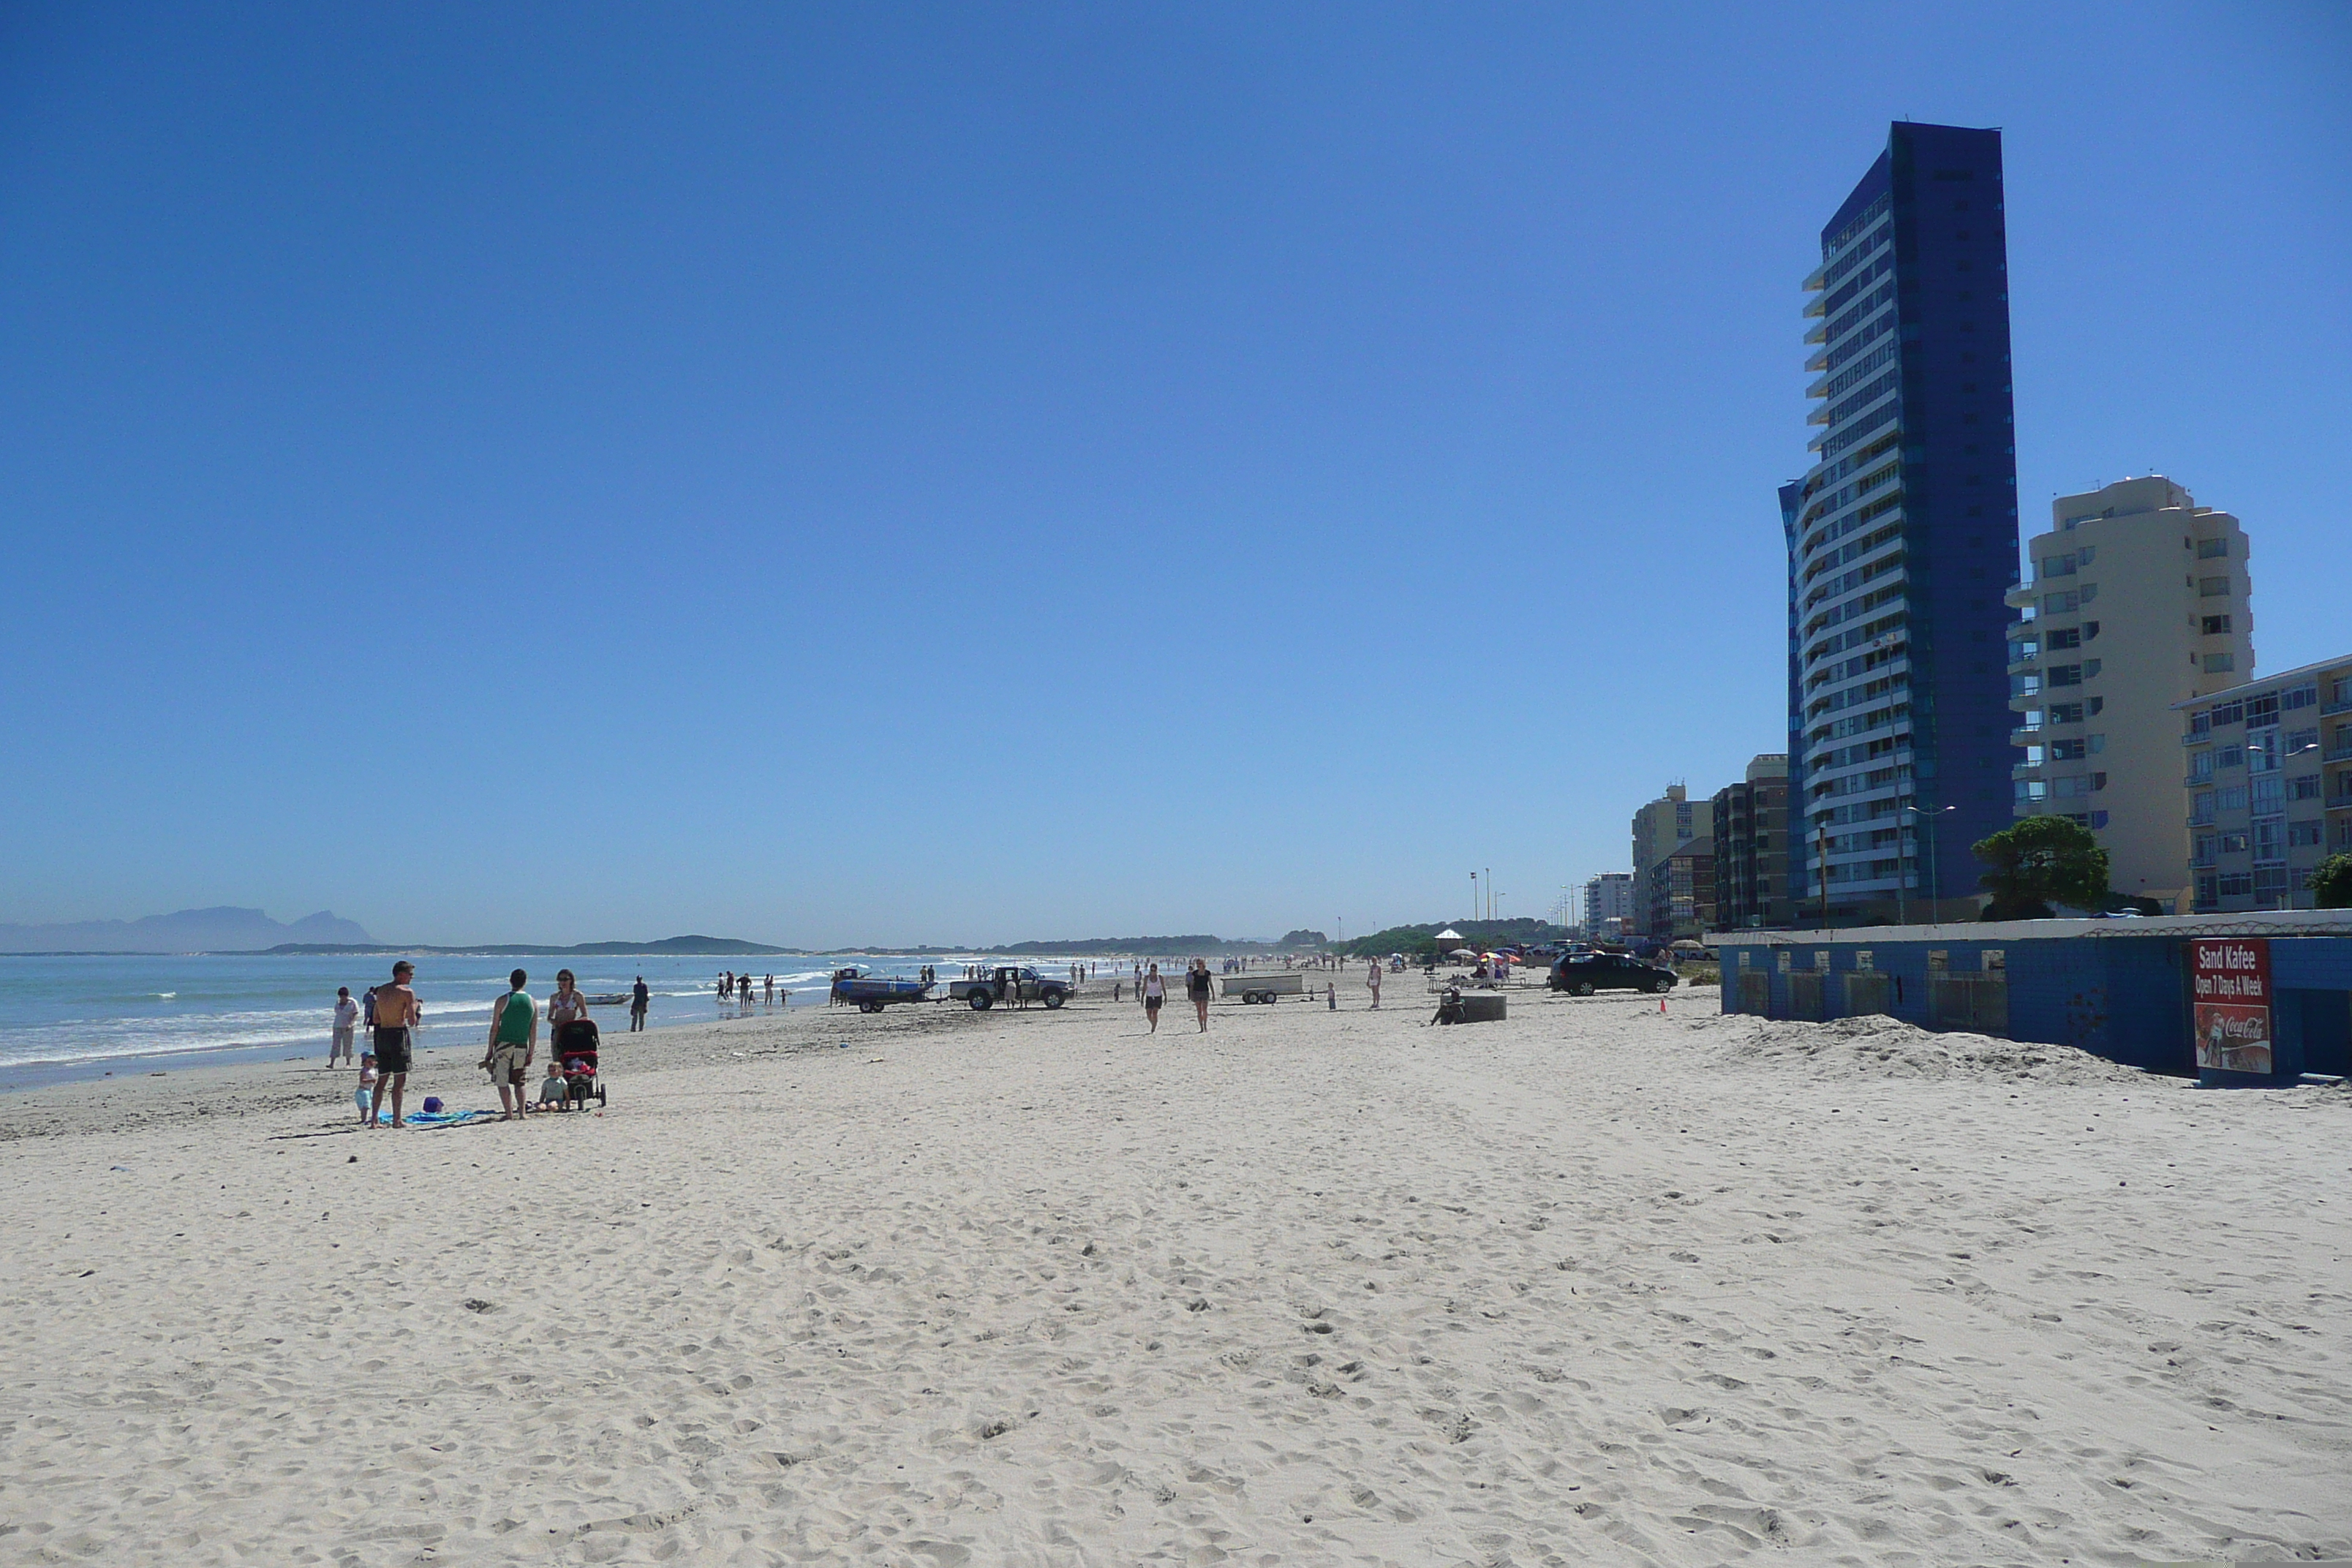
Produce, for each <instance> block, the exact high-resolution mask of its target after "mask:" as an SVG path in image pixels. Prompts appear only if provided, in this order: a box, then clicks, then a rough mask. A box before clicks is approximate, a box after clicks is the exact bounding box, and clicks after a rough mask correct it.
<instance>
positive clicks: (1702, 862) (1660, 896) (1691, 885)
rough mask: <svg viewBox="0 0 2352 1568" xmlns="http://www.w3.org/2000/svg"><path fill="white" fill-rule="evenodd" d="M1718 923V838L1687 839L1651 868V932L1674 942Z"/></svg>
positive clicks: (1665, 940)
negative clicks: (1716, 891)
mask: <svg viewBox="0 0 2352 1568" xmlns="http://www.w3.org/2000/svg"><path fill="white" fill-rule="evenodd" d="M1715 926H1716V906H1715V840H1714V839H1712V838H1690V839H1685V840H1684V841H1683V842H1682V843H1680V844H1678V845H1676V846H1675V847H1674V848H1673V849H1672V850H1670V851H1669V852H1668V853H1667V854H1666V856H1665V857H1664V858H1663V859H1661V860H1660V861H1659V862H1658V863H1657V864H1656V865H1654V866H1653V867H1651V868H1650V932H1649V933H1650V935H1652V936H1654V937H1655V938H1657V939H1658V940H1659V941H1661V942H1675V941H1678V940H1679V939H1681V938H1683V937H1686V936H1687V937H1696V936H1698V935H1700V934H1702V933H1703V932H1706V931H1713V930H1714V929H1715Z"/></svg>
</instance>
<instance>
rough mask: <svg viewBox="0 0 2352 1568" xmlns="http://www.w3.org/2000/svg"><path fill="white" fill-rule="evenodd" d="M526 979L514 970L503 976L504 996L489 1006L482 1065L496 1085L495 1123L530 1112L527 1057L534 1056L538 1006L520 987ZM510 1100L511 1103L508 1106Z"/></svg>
mask: <svg viewBox="0 0 2352 1568" xmlns="http://www.w3.org/2000/svg"><path fill="white" fill-rule="evenodd" d="M529 981H530V975H528V974H525V973H523V972H522V971H521V970H520V969H518V970H516V971H515V972H514V973H512V974H509V975H508V976H507V994H505V995H503V996H501V997H499V999H498V1000H497V1001H496V1002H494V1003H492V1004H491V1005H490V1041H489V1049H488V1051H486V1052H485V1053H484V1054H483V1057H482V1065H483V1066H484V1067H485V1068H488V1069H489V1073H490V1081H491V1082H492V1083H494V1084H496V1085H498V1086H499V1121H520V1120H521V1119H522V1115H523V1113H524V1111H526V1110H529V1109H530V1098H529V1097H530V1080H529V1079H528V1078H526V1076H525V1075H526V1074H528V1073H529V1072H530V1058H532V1057H534V1056H536V1055H537V1054H538V1047H539V1004H537V1003H536V1002H533V1001H532V1000H531V999H530V994H529V993H528V992H526V991H524V990H523V986H524V985H525V984H528V983H529ZM509 1101H511V1103H509Z"/></svg>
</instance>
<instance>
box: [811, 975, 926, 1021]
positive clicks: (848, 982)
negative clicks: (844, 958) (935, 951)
mask: <svg viewBox="0 0 2352 1568" xmlns="http://www.w3.org/2000/svg"><path fill="white" fill-rule="evenodd" d="M930 991H931V987H930V984H929V982H927V981H922V980H907V979H902V978H898V977H896V976H892V975H887V974H867V973H863V972H862V971H860V970H857V969H855V968H851V969H837V970H835V971H834V974H833V999H834V1001H835V1002H836V1003H849V1004H854V1005H856V1008H857V1010H858V1011H859V1012H861V1013H879V1012H880V1011H882V1009H883V1008H885V1007H887V1006H889V1005H891V1004H892V1003H894V1002H928V1001H929V1000H930V999H931V995H930Z"/></svg>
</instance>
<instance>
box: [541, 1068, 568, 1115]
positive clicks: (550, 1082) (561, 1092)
mask: <svg viewBox="0 0 2352 1568" xmlns="http://www.w3.org/2000/svg"><path fill="white" fill-rule="evenodd" d="M570 1093H571V1090H570V1089H566V1088H565V1087H564V1083H563V1069H562V1068H559V1067H557V1066H556V1065H555V1064H554V1063H553V1062H549V1063H548V1064H547V1077H545V1078H544V1079H541V1080H540V1085H539V1108H540V1109H541V1110H551V1109H553V1108H554V1107H556V1106H559V1105H561V1104H562V1103H563V1101H564V1099H565V1097H566V1096H568V1095H569V1094H570Z"/></svg>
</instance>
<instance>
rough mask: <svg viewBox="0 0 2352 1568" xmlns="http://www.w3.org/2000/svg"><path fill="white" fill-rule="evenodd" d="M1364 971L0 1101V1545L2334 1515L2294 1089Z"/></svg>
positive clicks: (508, 1555) (1503, 1529) (523, 1555)
mask: <svg viewBox="0 0 2352 1568" xmlns="http://www.w3.org/2000/svg"><path fill="white" fill-rule="evenodd" d="M1388 997H1389V1000H1390V1003H1391V1010H1389V1011H1386V1012H1383V1013H1380V1014H1372V1013H1368V1012H1365V1011H1362V1010H1361V1001H1360V994H1359V993H1358V992H1357V990H1356V988H1355V986H1354V985H1353V984H1349V985H1348V986H1347V987H1346V990H1345V992H1344V998H1345V1008H1346V1010H1343V1011H1342V1012H1340V1013H1339V1014H1337V1015H1334V1014H1331V1013H1328V1012H1327V1011H1325V1010H1324V1009H1323V1008H1322V1007H1321V1005H1319V1004H1318V1005H1312V1006H1309V1005H1302V1004H1297V1003H1292V1004H1286V1005H1281V1006H1278V1007H1275V1008H1263V1007H1242V1006H1239V1005H1220V1006H1219V1008H1218V1010H1217V1013H1216V1026H1215V1028H1214V1030H1213V1033H1212V1034H1211V1035H1209V1036H1208V1037H1206V1039H1202V1038H1200V1037H1195V1036H1194V1035H1192V1033H1191V1021H1190V1016H1189V1008H1187V1007H1186V1006H1185V1005H1184V1004H1183V1003H1182V1002H1181V999H1179V1000H1178V1001H1176V1002H1175V1003H1173V1004H1172V1005H1171V1007H1170V1008H1169V1011H1168V1014H1167V1015H1166V1021H1165V1023H1164V1024H1163V1026H1162V1030H1161V1035H1160V1038H1159V1039H1157V1040H1148V1039H1146V1038H1144V1037H1143V1036H1142V1031H1141V1026H1140V1019H1139V1014H1138V1013H1137V1012H1136V1010H1135V1009H1134V1008H1133V1007H1132V1005H1128V1006H1114V1005H1111V1004H1109V1003H1108V1002H1107V1001H1106V1002H1103V1003H1100V1004H1098V1005H1097V1004H1094V1003H1092V1002H1087V1003H1083V1004H1081V1005H1074V1006H1073V1007H1071V1008H1068V1009H1066V1010H1065V1011H1063V1012H1060V1013H1046V1012H1043V1011H1037V1010H1033V1011H1029V1012H1025V1013H1008V1012H998V1013H993V1014H990V1015H985V1016H981V1015H973V1014H970V1013H967V1012H964V1011H961V1010H960V1009H958V1010H947V1009H939V1010H926V1011H922V1012H913V1011H904V1012H898V1013H893V1014H890V1015H887V1016H885V1017H883V1018H880V1019H875V1018H866V1017H862V1016H857V1015H856V1014H854V1013H847V1012H841V1011H834V1010H827V1009H810V1010H807V1011H805V1012H801V1013H796V1014H794V1015H793V1016H790V1017H789V1018H787V1019H774V1018H770V1019H752V1020H747V1021H743V1022H740V1023H734V1024H728V1025H721V1026H709V1027H699V1028H694V1029H680V1030H667V1031H661V1032H659V1033H657V1034H656V1035H653V1036H646V1037H639V1038H638V1039H637V1040H636V1041H634V1042H633V1041H630V1040H628V1039H627V1038H625V1037H615V1038H614V1039H613V1040H612V1042H611V1045H612V1048H611V1049H610V1050H609V1051H608V1053H607V1073H608V1078H609V1080H610V1084H611V1088H612V1092H613V1105H612V1110H611V1111H610V1113H609V1114H607V1115H604V1116H603V1117H585V1118H583V1117H567V1118H562V1119H557V1118H547V1119H545V1120H544V1121H539V1120H536V1119H535V1120H534V1121H533V1122H531V1123H530V1124H526V1125H522V1126H495V1125H494V1126H490V1127H487V1128H468V1129H458V1130H452V1131H436V1132H421V1131H408V1132H403V1133H398V1134H394V1133H392V1132H390V1131H383V1132H366V1133H363V1132H360V1131H355V1130H354V1131H341V1129H342V1128H343V1126H344V1123H345V1120H346V1118H347V1117H349V1116H350V1115H351V1114H352V1112H351V1110H350V1102H349V1098H348V1096H349V1088H350V1084H351V1079H350V1078H349V1077H348V1075H338V1076H337V1077H336V1078H335V1079H332V1080H331V1083H330V1080H326V1079H324V1075H322V1074H320V1072H319V1071H318V1070H317V1069H316V1068H311V1067H308V1066H306V1067H303V1068H249V1069H232V1070H224V1071H221V1072H217V1073H213V1074H209V1075H186V1074H182V1075H175V1078H174V1079H142V1080H138V1081H135V1082H129V1083H122V1082H117V1083H110V1084H108V1085H105V1086H103V1087H100V1088H91V1087H88V1086H83V1087H79V1088H58V1089H47V1090H42V1091H38V1092H37V1093H34V1094H29V1095H22V1096H16V1097H13V1098H10V1099H8V1100H0V1139H7V1140H9V1141H7V1142H0V1213H5V1216H6V1225H7V1230H6V1234H7V1237H8V1241H9V1245H8V1247H6V1249H5V1257H0V1562H5V1563H158V1562H169V1563H349V1564H355V1565H356V1564H376V1563H417V1562H436V1563H507V1562H521V1563H542V1562H543V1563H729V1564H750V1563H819V1562H822V1563H843V1562H847V1563H905V1564H931V1565H935V1564H946V1563H973V1564H982V1565H986V1564H997V1563H1072V1564H1076V1563H1087V1564H1105V1565H1109V1564H1125V1563H1218V1562H1226V1561H1235V1562H1243V1563H1253V1564H1255V1563H1266V1564H1272V1563H1286V1564H1287V1563H1398V1564H1415V1565H1418V1564H1426V1563H1690V1564H1701V1563H1722V1562H1727V1561H1740V1560H1748V1559H1751V1558H1754V1559H1771V1560H1775V1561H1781V1562H1789V1563H1808V1564H1811V1563H1858V1564H1861V1563H1867V1564H1894V1563H2037V1564H2039V1563H2130V1562H2132V1561H2134V1560H2136V1559H2138V1558H2148V1559H2158V1560H2161V1559H2181V1558H2208V1559H2210V1558H2223V1557H2238V1558H2246V1557H2254V1558H2261V1557H2272V1556H2277V1557H2284V1556H2289V1555H2303V1556H2313V1555H2316V1556H2352V1484H2347V1476H2352V1421H2347V1418H2352V1359H2347V1346H2346V1331H2347V1322H2352V1313H2347V1306H2352V1183H2347V1181H2346V1180H2345V1177H2346V1174H2347V1167H2352V1096H2346V1095H2344V1094H2341V1093H2336V1092H2331V1091H2322V1090H2299V1091H2294V1092H2292V1093H2236V1094H2224V1093H2204V1092H2200V1091H2197V1090H2195V1089H2190V1088H2189V1087H2188V1086H2186V1085H2184V1084H2181V1083H2179V1082H2176V1081H2168V1080H2163V1079H2150V1078H2145V1077H2142V1076H2140V1075H2137V1074H2134V1073H2130V1072H2127V1071H2124V1070H2122V1069H2117V1068H2110V1067H2107V1066H2106V1065H2105V1064H2102V1063H2097V1062H2093V1061H2088V1060H2086V1059H2085V1058H2080V1057H2077V1056H2075V1055H2074V1054H2073V1053H2069V1052H2064V1051H2061V1050H2058V1049H2055V1048H2051V1047H2012V1046H2008V1045H2005V1044H2003V1043H2000V1042H1992V1041H1983V1040H1975V1041H1969V1040H1958V1039H1956V1038H1955V1037H1921V1036H1918V1035H1916V1033H1915V1032H1913V1031H1910V1030H1907V1029H1902V1028H1900V1027H1895V1028H1891V1029H1878V1030H1874V1029H1855V1028H1853V1027H1845V1028H1839V1027H1831V1028H1822V1027H1818V1026H1801V1025H1775V1026H1759V1025H1758V1024H1757V1023H1755V1022H1754V1021H1752V1020H1743V1019H1722V1018H1719V1017H1716V1016H1713V1008H1714V1005H1715V1000H1714V994H1713V993H1712V992H1711V991H1710V992H1699V993H1696V994H1678V995H1677V996H1676V997H1675V1001H1674V1015H1675V1016H1670V1017H1667V1018H1660V1017H1659V1016H1657V1015H1656V1012H1655V1007H1656V1004H1655V1002H1654V1001H1653V1000H1648V999H1643V1000H1639V1001H1636V1000H1633V999H1631V998H1625V997H1612V996H1604V997H1598V998H1593V999H1591V1000H1586V1001H1571V1000H1568V999H1565V998H1541V997H1538V996H1537V995H1536V994H1532V993H1528V994H1521V995H1520V996H1519V997H1518V998H1517V999H1516V1000H1515V1002H1514V1012H1515V1016H1513V1018H1512V1019H1511V1020H1510V1021H1509V1022H1507V1023H1504V1024H1497V1025H1482V1026H1468V1027H1463V1028H1454V1029H1423V1028H1421V1027H1418V1025H1419V1023H1420V1020H1421V1019H1422V1018H1423V1017H1424V1016H1426V1010H1425V1006H1424V1005H1423V1002H1422V998H1421V994H1420V991H1419V986H1418V983H1417V982H1415V983H1414V984H1411V985H1408V984H1403V983H1402V982H1400V981H1396V980H1392V981H1391V984H1390V985H1389V988H1388ZM1407 1003H1409V1004H1410V1006H1404V1005H1400V1004H1407ZM1645 1009H1646V1011H1645ZM844 1040H846V1041H849V1042H851V1045H852V1048H849V1049H841V1048H838V1046H837V1042H840V1041H844ZM2029 1064H2033V1065H2029ZM427 1076H428V1077H431V1078H434V1079H436V1081H435V1082H433V1083H430V1084H428V1085H426V1086H425V1087H429V1088H435V1089H438V1091H439V1092H441V1093H443V1094H445V1095H449V1096H451V1097H452V1098H453V1099H457V1100H460V1102H461V1103H467V1104H481V1103H486V1102H488V1100H489V1098H490V1097H489V1095H488V1090H487V1089H484V1088H482V1087H481V1079H480V1076H479V1075H478V1074H476V1073H472V1072H470V1071H467V1070H466V1068H464V1067H463V1066H461V1065H459V1064H456V1063H449V1064H445V1065H442V1066H439V1067H436V1068H434V1069H432V1072H431V1073H429V1074H428V1075H427ZM468 1086H470V1087H468ZM191 1095H192V1096H193V1100H191V1099H190V1098H188V1097H190V1096H191ZM117 1122H120V1123H123V1124H125V1127H124V1130H120V1131H116V1130H110V1127H109V1124H110V1123H117ZM313 1134H324V1135H322V1136H314V1135H313ZM354 1155H356V1156H357V1163H351V1162H352V1156H354ZM115 1167H121V1169H116V1168H115Z"/></svg>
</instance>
